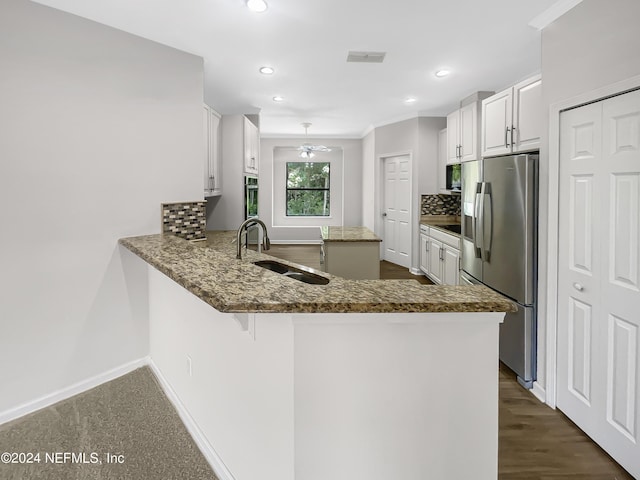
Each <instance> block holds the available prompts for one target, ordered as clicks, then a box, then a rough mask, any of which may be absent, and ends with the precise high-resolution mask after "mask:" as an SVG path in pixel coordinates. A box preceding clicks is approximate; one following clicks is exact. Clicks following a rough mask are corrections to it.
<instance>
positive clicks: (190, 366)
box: [187, 355, 193, 377]
mask: <svg viewBox="0 0 640 480" xmlns="http://www.w3.org/2000/svg"><path fill="white" fill-rule="evenodd" d="M187 373H188V374H189V376H190V377H191V376H192V375H193V361H192V360H191V357H190V356H189V355H187Z"/></svg>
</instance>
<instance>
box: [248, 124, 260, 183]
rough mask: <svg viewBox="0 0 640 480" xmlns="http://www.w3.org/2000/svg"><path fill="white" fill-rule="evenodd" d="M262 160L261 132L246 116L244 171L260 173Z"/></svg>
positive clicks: (253, 173)
mask: <svg viewBox="0 0 640 480" xmlns="http://www.w3.org/2000/svg"><path fill="white" fill-rule="evenodd" d="M259 162H260V134H259V132H258V127H256V126H255V125H254V124H253V122H251V120H249V119H248V118H247V117H244V172H245V173H249V174H252V175H257V174H258V165H259Z"/></svg>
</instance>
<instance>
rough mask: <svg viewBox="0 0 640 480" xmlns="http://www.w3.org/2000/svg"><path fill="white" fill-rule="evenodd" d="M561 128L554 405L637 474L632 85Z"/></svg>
mask: <svg viewBox="0 0 640 480" xmlns="http://www.w3.org/2000/svg"><path fill="white" fill-rule="evenodd" d="M560 128H561V130H560V132H561V133H560V135H561V136H560V205H559V212H560V222H559V223H560V228H559V271H558V367H557V368H558V372H557V381H558V385H557V389H558V398H557V406H558V408H560V409H561V410H562V411H563V412H564V413H565V414H566V415H567V416H568V417H569V418H571V419H572V420H573V421H574V422H575V423H576V424H577V425H578V426H579V427H580V428H581V429H582V430H584V431H585V432H586V433H587V434H588V435H590V436H591V437H592V438H593V439H594V440H595V441H596V442H597V443H599V444H600V445H601V446H602V447H603V448H604V449H605V450H606V451H607V452H608V453H609V454H610V455H611V456H612V457H613V458H614V459H616V461H618V462H619V463H620V464H621V465H622V466H623V467H624V468H626V469H627V470H628V471H629V472H630V473H631V474H632V475H634V476H635V477H636V478H640V432H639V429H640V419H639V418H638V417H639V416H638V414H639V413H640V391H639V389H640V365H639V364H640V355H639V352H638V347H639V345H640V334H639V332H640V313H639V312H640V92H639V91H636V92H632V93H628V94H625V95H621V96H618V97H614V98H610V99H607V100H604V101H601V102H598V103H594V104H591V105H587V106H584V107H581V108H577V109H574V110H570V111H567V112H563V113H562V114H561V118H560Z"/></svg>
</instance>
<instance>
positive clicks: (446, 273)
mask: <svg viewBox="0 0 640 480" xmlns="http://www.w3.org/2000/svg"><path fill="white" fill-rule="evenodd" d="M420 270H422V271H423V272H424V273H425V275H427V277H429V278H430V279H431V280H432V281H433V282H434V283H435V284H437V285H458V282H459V281H460V237H457V236H456V235H451V234H448V233H445V232H443V231H442V230H440V229H437V228H430V227H427V226H425V225H420Z"/></svg>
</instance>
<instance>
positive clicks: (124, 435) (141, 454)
mask: <svg viewBox="0 0 640 480" xmlns="http://www.w3.org/2000/svg"><path fill="white" fill-rule="evenodd" d="M3 452H15V453H23V454H28V455H29V454H34V457H32V458H31V460H32V461H33V463H8V464H7V463H4V461H6V458H5V457H4V456H3V458H2V460H3V461H2V462H0V479H2V480H35V479H43V480H44V479H46V480H58V479H59V480H94V479H95V480H106V479H109V480H110V479H114V480H116V479H117V480H124V479H127V480H129V479H131V480H147V479H149V480H160V479H190V480H191V479H193V480H200V479H202V480H204V479H207V480H209V479H216V476H215V475H214V473H213V471H212V470H211V467H210V466H209V464H208V463H207V461H206V460H205V459H204V457H203V456H202V454H201V453H200V451H199V450H198V448H197V447H196V445H195V443H194V442H193V439H192V438H191V436H190V435H189V433H188V432H187V430H186V428H185V426H184V425H183V423H182V421H181V420H180V417H179V416H178V414H177V412H176V411H175V409H174V408H173V405H171V403H170V402H169V400H168V399H167V398H166V396H165V395H164V392H163V391H162V390H161V388H160V386H159V385H158V382H157V380H156V378H155V377H154V375H153V373H152V372H151V370H150V369H149V368H148V367H144V368H140V369H138V370H135V371H134V372H131V373H129V374H127V375H125V376H123V377H120V378H117V379H115V380H113V381H111V382H108V383H105V384H104V385H100V386H99V387H96V388H94V389H92V390H90V391H88V392H84V393H82V394H80V395H76V396H75V397H72V398H70V399H68V400H64V401H62V402H60V403H57V404H56V405H53V406H51V407H48V408H45V409H43V410H40V411H38V412H35V413H33V414H30V415H27V416H25V417H22V418H19V419H17V420H14V421H13V422H9V423H6V424H4V425H0V455H1V454H2V453H3ZM65 452H66V457H65ZM36 453H39V454H40V455H39V463H38V462H37V461H35V459H36V457H35V454H36ZM71 454H75V458H72V457H71V456H70V455H71ZM109 454H111V456H110V457H108V455H109ZM16 460H18V461H25V460H29V458H27V457H26V456H22V458H16ZM108 462H112V463H108ZM120 462H121V463H120Z"/></svg>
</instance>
